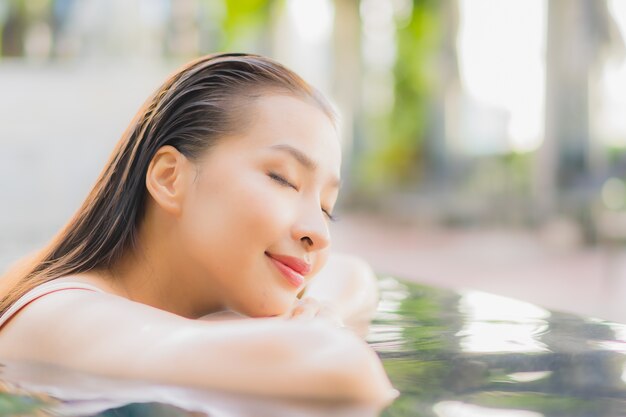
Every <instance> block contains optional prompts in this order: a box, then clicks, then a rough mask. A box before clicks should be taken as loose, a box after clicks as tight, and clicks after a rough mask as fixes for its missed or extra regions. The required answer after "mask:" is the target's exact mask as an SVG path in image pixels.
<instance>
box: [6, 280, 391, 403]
mask: <svg viewBox="0 0 626 417" xmlns="http://www.w3.org/2000/svg"><path fill="white" fill-rule="evenodd" d="M76 312H80V314H76ZM0 356H1V357H4V358H6V359H17V360H34V361H42V362H48V363H54V364H58V365H61V366H67V367H70V368H73V369H78V370H81V371H86V372H92V373H97V374H101V375H107V376H112V377H121V378H133V379H145V380H150V381H156V382H161V383H172V384H180V385H187V386H196V387H204V388H213V389H225V390H233V391H238V392H243V393H251V394H263V395H275V396H283V397H292V398H293V397H306V398H316V399H343V400H356V401H363V402H370V403H372V402H373V403H379V404H381V403H387V402H388V401H390V400H391V398H392V388H391V385H390V384H389V381H388V379H387V377H386V375H385V372H384V370H383V368H382V366H381V364H380V361H379V360H378V358H377V357H376V354H375V353H374V352H373V351H372V350H371V349H370V348H369V347H368V346H367V345H366V344H365V343H364V342H362V341H361V340H359V339H358V338H356V337H355V336H354V335H352V334H351V333H350V332H346V331H342V330H341V329H335V328H333V327H332V326H329V325H326V324H325V323H321V322H319V321H312V322H310V323H309V324H308V325H307V326H303V325H302V324H300V323H296V322H293V321H285V320H282V319H279V318H267V319H249V320H237V321H232V322H206V321H202V320H189V319H185V318H182V317H180V316H177V315H174V314H170V313H167V312H165V311H162V310H159V309H155V308H152V307H149V306H146V305H144V304H140V303H135V302H132V301H129V300H127V299H125V298H122V297H117V296H114V295H110V294H99V293H91V292H87V291H70V290H68V291H59V292H56V293H52V294H48V295H46V296H45V297H42V298H41V299H38V300H36V301H34V302H32V303H31V304H29V305H28V306H27V307H26V308H24V310H23V311H22V312H20V313H19V314H18V315H17V316H16V317H15V318H14V319H13V320H12V321H11V322H9V323H8V324H7V326H6V327H5V328H4V329H3V330H2V332H0Z"/></svg>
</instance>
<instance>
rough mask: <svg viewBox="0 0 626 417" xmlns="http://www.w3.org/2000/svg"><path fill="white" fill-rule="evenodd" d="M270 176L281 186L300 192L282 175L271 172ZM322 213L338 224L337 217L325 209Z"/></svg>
mask: <svg viewBox="0 0 626 417" xmlns="http://www.w3.org/2000/svg"><path fill="white" fill-rule="evenodd" d="M268 175H269V176H270V178H272V179H273V180H275V181H277V182H279V183H280V184H282V185H285V186H287V187H291V188H293V189H294V190H296V191H298V188H296V186H295V185H293V184H292V183H290V182H289V181H287V180H286V179H285V178H283V177H281V176H280V175H278V174H276V173H274V172H270V173H269V174H268ZM322 211H323V212H324V214H325V215H326V216H327V217H328V219H329V220H330V221H331V222H336V221H337V220H338V219H337V217H335V216H333V215H332V214H330V213H329V212H328V211H326V210H324V209H322Z"/></svg>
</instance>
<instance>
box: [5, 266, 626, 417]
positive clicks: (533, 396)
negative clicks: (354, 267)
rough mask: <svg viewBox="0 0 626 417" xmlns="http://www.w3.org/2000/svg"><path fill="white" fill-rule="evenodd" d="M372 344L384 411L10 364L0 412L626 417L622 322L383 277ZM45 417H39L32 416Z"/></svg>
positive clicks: (625, 337)
mask: <svg viewBox="0 0 626 417" xmlns="http://www.w3.org/2000/svg"><path fill="white" fill-rule="evenodd" d="M379 287H380V290H381V302H380V305H379V309H378V312H377V314H376V316H375V318H374V320H373V321H372V324H371V326H370V330H369V333H368V336H367V341H368V343H370V344H371V345H372V347H373V348H374V349H375V350H376V352H377V353H378V354H379V355H380V357H381V358H382V360H383V364H384V366H385V368H386V370H387V372H388V374H389V377H390V379H391V381H392V383H393V385H394V386H395V387H396V388H397V389H398V390H400V392H401V395H400V397H398V398H397V399H396V401H395V402H394V403H393V404H391V405H390V406H389V407H387V408H386V409H384V410H382V411H381V412H379V411H378V410H373V409H369V408H367V407H358V406H350V405H341V404H316V403H304V402H295V401H293V402H287V401H277V400H274V399H268V398H260V397H256V398H254V397H250V396H245V397H244V396H238V395H233V394H228V393H221V392H208V391H206V390H194V389H189V388H182V387H172V386H164V385H155V384H147V383H143V382H141V381H125V380H113V379H105V378H100V377H94V376H92V375H86V374H81V373H75V372H68V371H66V370H62V369H59V368H53V367H48V366H42V365H36V364H25V363H9V362H6V361H5V362H4V363H3V364H2V365H3V366H2V368H1V370H0V388H1V390H0V415H12V414H13V415H63V416H78V415H80V416H229V417H230V416H254V417H259V416H355V417H357V416H358V417H362V416H375V415H381V416H388V417H391V416H394V417H395V416H433V417H473V416H477V417H478V416H480V417H490V416H503V417H540V416H546V417H547V416H594V417H599V416H623V415H626V385H625V380H626V371H625V370H626V326H625V325H622V324H617V323H611V322H607V321H603V320H599V319H593V318H585V317H580V316H577V315H572V314H565V313H560V312H555V311H549V310H546V309H543V308H541V307H538V306H536V305H533V304H530V303H526V302H522V301H518V300H513V299H510V298H504V297H500V296H496V295H492V294H487V293H483V292H477V291H448V290H442V289H438V288H434V287H429V286H424V285H418V284H414V283H410V282H406V281H404V280H401V279H397V278H394V277H389V276H380V277H379ZM35 413H39V414H35Z"/></svg>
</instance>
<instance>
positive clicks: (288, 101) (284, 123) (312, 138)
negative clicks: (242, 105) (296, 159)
mask: <svg viewBox="0 0 626 417" xmlns="http://www.w3.org/2000/svg"><path fill="white" fill-rule="evenodd" d="M245 111H249V112H251V113H250V114H249V115H248V116H249V120H250V123H249V124H248V125H247V126H246V129H245V131H244V132H243V133H241V134H239V135H237V137H236V138H233V140H226V141H224V142H225V143H224V144H225V145H226V146H232V147H233V148H239V150H240V151H241V150H244V149H245V150H249V151H255V152H258V153H267V152H271V153H277V152H278V151H280V150H282V149H281V146H280V145H289V146H292V147H294V148H297V149H298V150H300V151H301V152H302V153H304V154H305V155H306V156H308V157H309V158H310V159H311V160H312V161H314V162H315V163H316V165H317V167H318V169H319V170H321V171H325V172H327V173H328V174H329V175H334V176H336V177H338V176H339V172H340V168H341V144H340V140H339V134H338V132H337V129H336V128H335V126H334V125H333V122H332V121H331V119H330V118H329V117H328V115H327V114H326V113H324V111H323V110H322V109H320V108H319V107H318V106H316V105H314V104H312V103H309V102H307V101H305V100H303V99H300V98H297V97H293V96H289V95H266V96H261V97H259V98H257V99H256V100H255V101H254V103H253V104H252V105H251V106H249V107H247V109H246V110H245Z"/></svg>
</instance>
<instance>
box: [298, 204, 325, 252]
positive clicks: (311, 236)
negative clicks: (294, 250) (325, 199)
mask: <svg viewBox="0 0 626 417" xmlns="http://www.w3.org/2000/svg"><path fill="white" fill-rule="evenodd" d="M324 216H325V215H324V213H323V212H322V210H321V209H319V208H318V209H317V210H315V209H306V210H305V209H304V208H303V210H302V211H301V215H300V216H299V217H298V219H297V220H296V222H295V224H294V226H293V228H292V235H293V239H294V240H297V241H298V242H301V244H302V245H303V247H304V249H305V250H306V251H307V252H313V251H319V250H322V249H324V248H326V247H327V246H328V245H330V230H329V229H328V223H327V221H326V219H325V218H324Z"/></svg>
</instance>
